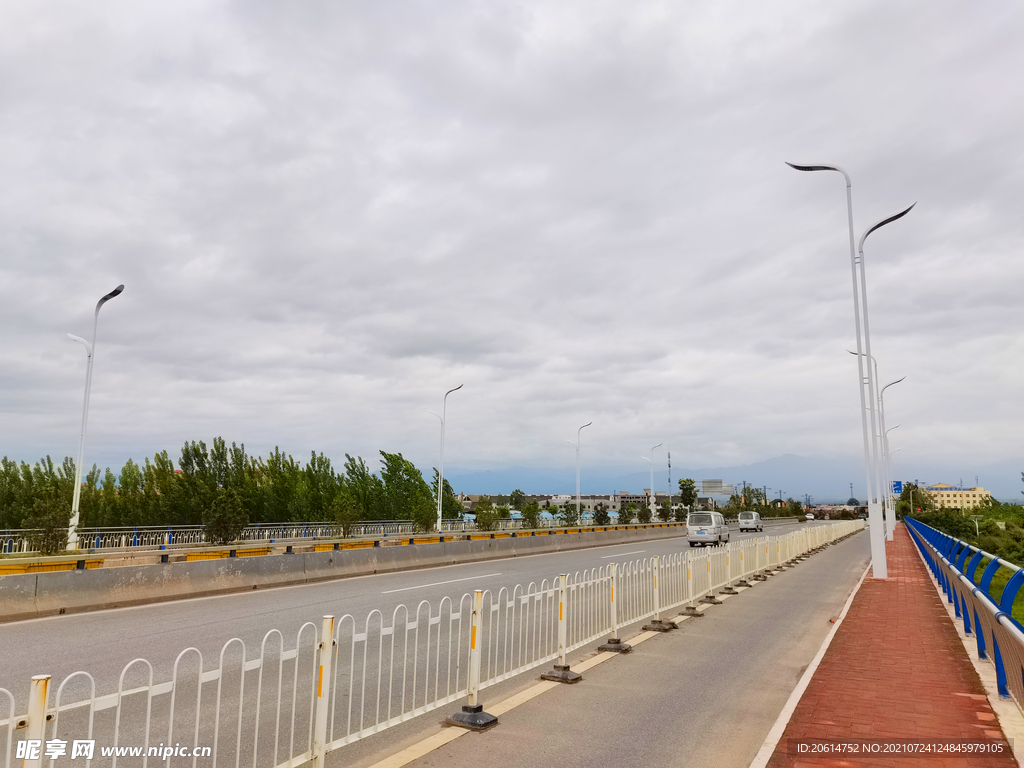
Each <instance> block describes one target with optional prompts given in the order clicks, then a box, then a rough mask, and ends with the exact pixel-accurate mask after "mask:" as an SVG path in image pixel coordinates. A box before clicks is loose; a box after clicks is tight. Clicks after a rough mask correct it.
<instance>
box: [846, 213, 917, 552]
mask: <svg viewBox="0 0 1024 768" xmlns="http://www.w3.org/2000/svg"><path fill="white" fill-rule="evenodd" d="M911 207H913V206H911ZM846 351H847V352H849V353H850V354H851V355H856V354H857V353H856V352H854V351H852V350H849V349H848V350H846ZM870 357H871V370H873V371H874V374H875V381H876V382H877V381H879V378H878V360H876V359H875V356H874V355H870ZM905 378H907V377H906V376H904V377H903V379H905ZM903 379H899V380H898V381H893V382H890V383H889V384H886V385H885V386H884V387H882V391H881V392H879V393H878V410H877V412H875V413H872V417H871V426H872V434H874V435H876V436H877V435H881V434H882V433H884V432H885V401H884V399H883V397H882V394H883V393H884V392H885V390H886V389H888V388H889V387H891V386H892V385H893V384H899V382H900V381H903ZM861 386H868V381H867V380H863V381H861ZM869 410H870V409H869ZM876 420H877V422H878V423H877V424H876V423H875V422H876ZM886 451H887V448H886V447H885V445H882V451H881V455H882V461H881V462H877V463H876V465H875V477H876V479H877V481H878V487H879V488H880V489H881V488H882V487H884V486H885V484H886V482H887V480H886V478H887V476H888V467H887V465H886V462H885V456H886ZM880 496H881V499H882V513H883V517H884V522H885V525H884V530H885V536H886V539H887V540H889V541H892V537H893V531H894V530H895V521H894V518H893V512H892V508H891V506H890V505H889V503H888V499H889V490H886V491H885V492H884V493H881V494H880Z"/></svg>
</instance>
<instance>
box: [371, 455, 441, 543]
mask: <svg viewBox="0 0 1024 768" xmlns="http://www.w3.org/2000/svg"><path fill="white" fill-rule="evenodd" d="M380 455H381V461H380V463H381V472H380V476H381V482H382V483H383V484H384V511H385V516H386V518H387V519H388V520H409V519H411V520H412V521H413V522H414V523H415V524H416V528H417V530H420V531H430V530H433V529H434V528H435V526H436V525H437V507H436V506H435V505H434V494H433V493H431V491H430V486H429V485H427V481H426V480H424V479H423V475H421V474H420V471H419V470H418V469H416V467H415V466H413V463H412V462H411V461H409V460H408V459H406V458H404V457H403V456H402V454H400V453H387V452H386V451H381V452H380Z"/></svg>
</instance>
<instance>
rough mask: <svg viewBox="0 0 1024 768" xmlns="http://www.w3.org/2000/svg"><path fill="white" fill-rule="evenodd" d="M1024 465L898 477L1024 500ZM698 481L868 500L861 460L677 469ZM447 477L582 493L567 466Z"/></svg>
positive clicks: (607, 479)
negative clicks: (977, 486)
mask: <svg viewBox="0 0 1024 768" xmlns="http://www.w3.org/2000/svg"><path fill="white" fill-rule="evenodd" d="M1022 470H1024V462H1021V467H1019V468H1017V467H1014V466H1011V465H1009V464H999V465H986V466H976V467H973V468H971V469H969V470H967V469H950V468H948V467H946V468H943V467H935V466H931V467H920V466H914V465H910V466H906V465H899V464H897V466H896V476H897V479H901V480H910V481H913V480H920V481H921V482H922V483H937V482H946V483H952V484H954V485H955V484H957V483H959V482H960V481H961V480H963V482H964V484H965V485H974V484H975V479H974V478H975V476H976V475H977V476H978V482H979V483H980V485H981V486H982V487H983V488H985V489H986V490H988V491H990V492H991V493H992V495H993V496H995V497H996V498H998V499H1000V500H1003V501H1015V502H1022V501H1024V496H1021V493H1020V492H1021V491H1022V490H1024V484H1022V483H1021V476H1020V472H1021V471H1022ZM667 475H668V473H667V470H666V467H665V466H662V467H660V468H656V469H655V472H654V487H655V490H658V491H665V490H667V489H668V477H667ZM683 477H692V478H693V479H694V480H696V481H697V483H698V488H699V487H700V481H701V480H712V479H715V480H722V481H724V482H726V483H733V484H734V485H736V486H739V485H740V484H741V483H742V482H743V481H746V482H747V484H748V485H752V486H756V487H759V488H760V487H764V486H767V487H768V488H769V489H770V490H769V492H768V495H769V496H770V497H777V496H778V492H779V490H780V489H781V490H782V492H783V494H782V495H783V498H787V497H790V496H792V497H793V498H803V496H804V494H808V493H809V494H810V495H811V496H813V497H814V498H813V500H814V501H815V502H817V503H822V504H828V503H844V502H845V501H846V500H847V499H848V498H849V497H850V483H853V496H855V497H856V498H858V499H861V500H862V501H863V499H864V497H865V496H866V493H865V488H864V465H863V463H862V460H861V459H860V458H811V457H807V456H797V455H794V454H786V455H784V456H776V457H774V458H771V459H765V460H764V461H758V462H754V463H751V464H737V465H732V466H720V467H702V468H698V469H693V468H690V467H675V466H673V467H672V485H673V489H675V488H678V482H679V479H680V478H683ZM445 478H446V479H447V480H448V481H449V482H450V483H451V485H452V488H454V489H455V491H456V492H457V493H486V494H489V495H498V494H506V495H507V494H509V493H511V492H512V491H513V490H514V489H516V488H519V489H520V490H522V491H524V492H525V493H537V494H541V493H550V494H571V493H575V492H576V468H575V467H574V466H573V465H571V464H570V465H566V466H564V467H557V468H552V467H545V468H543V469H539V468H531V467H522V466H516V467H507V468H502V469H490V470H464V469H460V468H458V467H452V468H451V469H449V470H448V471H446V472H445ZM650 484H651V475H650V472H644V471H642V470H641V471H638V472H631V473H628V474H622V472H621V467H612V466H586V465H584V466H583V467H582V469H581V473H580V486H581V488H580V490H581V491H582V492H583V493H584V494H610V493H616V492H618V491H630V492H633V493H639V492H640V491H642V490H643V489H644V488H647V487H649V486H650Z"/></svg>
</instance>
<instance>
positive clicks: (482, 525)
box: [473, 496, 498, 531]
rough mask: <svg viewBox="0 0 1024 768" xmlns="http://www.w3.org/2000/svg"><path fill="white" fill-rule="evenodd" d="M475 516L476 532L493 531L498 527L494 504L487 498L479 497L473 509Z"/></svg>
mask: <svg viewBox="0 0 1024 768" xmlns="http://www.w3.org/2000/svg"><path fill="white" fill-rule="evenodd" d="M473 514H474V515H476V529H477V530H478V531H493V530H494V529H495V528H497V527H498V514H497V512H495V510H494V502H493V501H491V499H490V497H489V496H481V497H480V499H479V500H478V501H477V503H476V506H475V507H474V508H473Z"/></svg>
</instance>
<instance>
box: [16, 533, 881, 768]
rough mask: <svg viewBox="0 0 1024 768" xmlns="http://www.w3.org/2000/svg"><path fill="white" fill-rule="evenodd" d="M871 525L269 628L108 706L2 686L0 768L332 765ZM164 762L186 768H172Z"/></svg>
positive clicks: (100, 698)
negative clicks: (60, 758)
mask: <svg viewBox="0 0 1024 768" xmlns="http://www.w3.org/2000/svg"><path fill="white" fill-rule="evenodd" d="M863 527H864V525H863V522H862V521H850V522H841V523H834V524H832V525H823V526H812V527H808V528H804V529H802V530H799V531H792V532H790V533H787V534H782V535H779V536H762V537H760V538H757V539H748V540H743V541H737V542H735V543H732V542H730V543H729V544H726V545H724V546H716V547H711V548H706V549H702V550H701V551H700V552H699V553H696V552H694V551H693V550H690V549H689V548H687V549H686V550H683V551H681V552H677V553H675V554H672V555H669V556H666V557H652V558H647V559H642V560H634V561H631V562H626V563H624V564H622V565H621V566H619V565H616V564H610V565H605V566H601V567H597V568H593V569H590V570H585V571H581V572H577V573H574V574H560V575H559V576H557V577H555V578H553V579H551V580H548V579H544V580H542V581H541V582H540V583H539V584H538V583H536V582H531V583H530V584H528V585H525V586H524V585H518V586H515V587H513V588H504V587H503V588H502V589H500V590H498V591H497V592H493V591H491V590H483V591H479V590H478V591H476V592H474V593H466V594H464V595H462V596H461V597H460V598H457V599H452V598H449V597H445V598H443V599H441V600H440V601H439V602H438V603H437V604H431V603H430V602H428V601H425V600H424V601H421V602H420V603H418V604H417V605H415V606H413V607H410V606H405V605H399V606H398V607H396V608H395V609H394V610H393V611H391V612H390V614H389V615H385V614H384V613H383V612H382V611H380V610H373V611H370V613H369V614H368V615H367V616H366V617H365V618H363V619H361V620H359V619H357V618H356V617H354V616H352V615H345V616H342V617H341V618H339V619H335V617H333V616H324V617H323V619H322V622H321V626H320V629H319V632H318V631H317V626H316V625H315V624H314V623H312V622H307V623H306V624H304V625H303V626H302V627H301V628H300V629H299V630H298V632H297V633H296V635H295V639H294V643H286V641H285V638H284V636H283V635H282V633H281V632H280V631H278V630H276V629H272V630H270V631H269V632H267V633H266V635H265V636H264V637H263V640H262V642H261V643H260V645H259V649H258V652H257V653H255V654H250V652H249V649H248V648H247V647H246V645H245V643H244V642H243V641H242V640H239V639H237V638H236V639H232V640H229V641H228V642H227V643H225V644H224V646H223V648H222V649H221V651H220V654H219V657H218V659H217V660H216V663H215V665H214V666H212V667H210V668H208V667H207V665H206V663H205V660H204V658H203V656H202V654H201V653H200V652H199V650H198V649H196V648H186V649H185V650H183V651H181V653H179V654H178V656H177V658H176V659H175V661H174V667H173V673H172V675H171V679H170V680H169V681H166V682H161V683H154V680H153V666H152V664H151V663H150V662H149V661H147V660H145V659H135V660H133V661H132V662H130V663H129V664H128V665H127V666H126V667H125V668H124V669H123V670H122V672H121V674H120V676H119V678H118V680H117V685H116V688H113V689H112V686H111V685H110V684H109V683H108V684H107V685H106V686H105V688H106V690H105V691H104V692H102V693H101V694H100V695H97V682H96V680H95V678H93V676H92V675H90V674H89V673H87V672H75V673H73V674H71V675H69V676H68V677H66V678H65V679H64V680H63V681H62V682H61V683H60V685H59V686H58V687H57V688H56V693H55V695H53V696H51V695H50V682H51V681H50V677H49V676H46V675H41V676H37V677H34V678H32V681H31V694H30V697H29V702H28V710H29V711H28V713H27V714H25V715H20V716H16V714H15V698H14V696H13V695H12V694H11V693H10V692H9V691H7V690H6V689H2V688H0V756H3V757H5V760H4V761H2V765H3V766H4V767H5V768H11V766H12V756H14V755H15V754H16V752H15V743H16V742H20V743H22V744H24V743H27V741H28V740H34V742H35V743H38V744H39V745H41V748H40V749H39V751H38V754H36V756H35V757H32V756H31V755H29V754H26V755H22V756H21V759H23V760H24V762H23V765H24V767H25V768H42V764H43V762H44V761H48V762H49V764H50V766H51V768H52V765H53V761H52V760H48V758H47V756H46V753H45V751H44V748H45V747H47V746H48V745H49V744H50V743H51V742H53V741H54V740H58V743H63V744H64V745H65V746H66V747H67V748H68V752H67V754H68V756H71V754H72V752H71V751H70V747H71V745H72V744H73V743H74V741H75V740H94V741H95V743H96V744H97V745H119V744H133V745H141V746H143V748H144V749H145V750H148V749H149V748H150V747H151V746H152V747H153V748H154V749H156V748H157V744H158V743H159V749H165V748H166V747H169V746H170V745H181V744H184V745H185V746H186V748H187V749H191V748H193V747H199V746H211V748H212V755H211V756H212V758H213V762H212V765H213V766H216V765H217V764H218V762H220V763H221V764H227V765H230V764H234V765H235V766H236V768H238V767H239V766H241V765H242V763H243V761H244V763H245V764H246V765H251V766H253V768H264V767H265V768H297V766H299V765H302V764H304V763H307V762H310V761H312V764H313V766H314V768H322V766H323V764H324V757H325V755H326V753H327V752H330V751H333V750H336V749H339V748H341V747H343V746H345V745H347V744H350V743H352V742H354V741H357V740H359V739H362V738H364V737H366V736H369V735H371V734H374V733H379V732H380V731H382V730H385V729H387V728H389V727H391V726H394V725H397V724H399V723H402V722H405V721H407V720H409V719H411V718H413V717H417V716H419V715H421V714H424V713H426V712H430V711H432V710H436V709H438V708H440V707H443V706H446V705H451V704H454V703H456V702H458V701H459V700H461V699H464V698H466V697H468V700H469V703H470V705H478V702H479V698H480V693H481V691H483V690H485V689H487V688H488V687H490V686H492V685H495V684H496V683H499V682H501V681H502V680H506V679H508V678H510V677H513V676H515V675H518V674H520V673H522V672H525V671H527V670H530V669H535V668H536V667H538V666H541V665H543V664H546V663H548V662H551V661H559V662H560V663H561V664H563V665H564V664H565V663H566V662H565V658H566V653H567V652H569V651H572V650H576V649H579V648H581V647H583V646H585V645H587V644H589V643H592V642H594V641H596V640H598V639H600V638H602V637H604V636H607V635H609V634H610V635H611V637H613V638H617V636H618V630H619V627H620V625H624V624H631V623H635V622H637V621H641V620H643V619H645V618H648V617H653V618H654V619H659V618H660V616H661V613H662V612H663V611H666V610H669V609H674V608H678V607H681V606H695V604H696V603H697V602H698V601H701V600H702V599H703V600H707V599H709V598H710V597H711V596H713V595H714V593H715V591H716V590H719V589H724V588H727V587H729V586H731V585H732V584H735V583H736V582H737V581H739V580H741V579H744V578H750V577H753V576H755V575H757V574H759V573H762V572H765V571H769V570H771V569H774V568H777V567H782V566H784V564H785V563H787V562H789V561H790V560H792V559H793V558H795V557H798V556H800V555H802V554H804V553H807V552H809V551H812V550H815V549H817V548H820V547H822V546H824V545H826V544H828V543H831V542H834V541H836V540H838V539H840V538H843V537H845V536H847V535H850V534H853V533H856V532H857V531H858V530H861V529H862V528H863ZM566 668H567V667H566ZM556 669H557V667H556ZM249 745H251V747H250V746H249ZM142 754H145V752H143V753H142ZM156 754H157V755H161V754H166V753H159V752H158V753H156ZM95 757H96V759H101V758H100V756H99V754H98V753H97V755H95ZM162 762H163V765H164V766H166V768H170V766H171V765H172V764H174V765H179V764H184V762H183V761H182V760H181V759H180V758H178V759H176V756H175V755H172V756H171V757H162ZM109 764H110V765H111V766H112V768H113V766H115V765H116V758H114V759H113V760H112V761H111V762H110V763H109ZM133 764H134V761H133ZM142 764H143V766H145V765H146V762H145V760H143V762H142ZM192 765H193V766H195V765H196V760H195V759H194V758H193V760H192Z"/></svg>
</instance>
